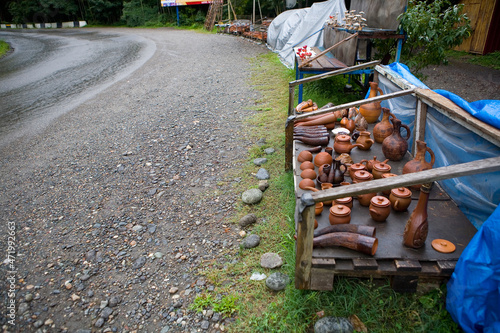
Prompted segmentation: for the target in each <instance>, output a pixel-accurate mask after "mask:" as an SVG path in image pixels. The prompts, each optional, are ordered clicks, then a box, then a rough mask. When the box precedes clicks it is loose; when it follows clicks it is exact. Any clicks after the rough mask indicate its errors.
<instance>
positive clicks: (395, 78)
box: [375, 65, 416, 90]
mask: <svg viewBox="0 0 500 333" xmlns="http://www.w3.org/2000/svg"><path fill="white" fill-rule="evenodd" d="M375 73H378V74H380V75H383V76H385V77H386V78H387V79H388V80H389V81H391V82H392V83H393V84H395V85H396V86H398V87H399V88H401V89H402V90H408V89H414V88H416V87H415V85H413V84H411V83H410V82H409V81H407V80H405V79H403V78H402V77H401V76H399V75H398V74H397V73H394V72H393V71H392V70H391V69H389V68H386V67H384V66H381V65H377V66H375ZM375 82H378V80H376V81H375Z"/></svg>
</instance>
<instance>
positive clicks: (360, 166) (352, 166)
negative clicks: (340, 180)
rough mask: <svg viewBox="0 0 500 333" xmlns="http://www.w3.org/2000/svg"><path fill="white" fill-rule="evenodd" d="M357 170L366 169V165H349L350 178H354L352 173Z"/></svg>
mask: <svg viewBox="0 0 500 333" xmlns="http://www.w3.org/2000/svg"><path fill="white" fill-rule="evenodd" d="M359 170H366V171H368V170H367V168H366V165H364V164H361V163H354V164H351V165H350V166H349V176H350V177H351V179H354V173H355V172H356V171H359Z"/></svg>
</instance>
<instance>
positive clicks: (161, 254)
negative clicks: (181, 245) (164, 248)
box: [153, 252, 163, 259]
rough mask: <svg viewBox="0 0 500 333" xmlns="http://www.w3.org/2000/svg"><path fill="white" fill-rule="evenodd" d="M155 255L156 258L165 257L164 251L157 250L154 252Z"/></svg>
mask: <svg viewBox="0 0 500 333" xmlns="http://www.w3.org/2000/svg"><path fill="white" fill-rule="evenodd" d="M153 256H154V257H155V258H157V259H160V258H162V257H163V253H161V252H155V253H154V254H153Z"/></svg>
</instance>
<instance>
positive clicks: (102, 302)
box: [99, 300, 109, 309]
mask: <svg viewBox="0 0 500 333" xmlns="http://www.w3.org/2000/svg"><path fill="white" fill-rule="evenodd" d="M108 304H109V301H108V300H104V301H101V304H100V305H99V307H100V308H101V309H104V308H105V307H107V306H108Z"/></svg>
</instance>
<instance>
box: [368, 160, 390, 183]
mask: <svg viewBox="0 0 500 333" xmlns="http://www.w3.org/2000/svg"><path fill="white" fill-rule="evenodd" d="M391 169H392V168H391V166H390V165H389V164H387V163H382V162H380V163H376V164H374V165H373V169H372V174H373V178H374V179H380V178H382V175H383V174H384V173H389V172H391Z"/></svg>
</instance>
